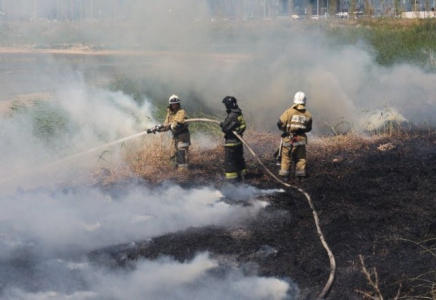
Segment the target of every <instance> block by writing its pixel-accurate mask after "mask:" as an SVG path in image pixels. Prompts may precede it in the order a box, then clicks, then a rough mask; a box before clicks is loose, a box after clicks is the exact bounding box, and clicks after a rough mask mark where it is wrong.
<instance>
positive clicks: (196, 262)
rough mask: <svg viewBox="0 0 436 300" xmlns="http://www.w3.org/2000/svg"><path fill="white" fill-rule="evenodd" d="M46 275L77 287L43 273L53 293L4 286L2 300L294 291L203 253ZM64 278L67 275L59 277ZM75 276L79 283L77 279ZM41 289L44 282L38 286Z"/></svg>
mask: <svg viewBox="0 0 436 300" xmlns="http://www.w3.org/2000/svg"><path fill="white" fill-rule="evenodd" d="M47 264H49V265H51V266H50V267H51V271H53V273H55V274H58V272H60V273H64V276H63V277H62V278H68V274H69V277H73V276H71V274H73V273H74V274H75V276H76V282H75V284H80V285H81V287H82V289H79V290H77V287H76V290H74V288H73V290H74V291H71V290H72V287H71V286H69V285H70V284H71V283H72V282H71V281H67V282H65V281H64V282H61V281H59V279H56V278H55V276H54V275H55V274H53V273H48V278H46V280H44V281H51V280H52V281H53V282H51V284H49V285H48V287H51V288H52V287H53V284H59V286H58V287H57V290H49V291H40V292H35V293H32V292H26V291H23V290H21V289H18V288H8V289H7V290H6V292H5V294H4V296H3V299H14V300H15V299H20V300H21V299H31V300H33V299H38V300H39V299H41V300H43V299H44V300H45V299H53V298H56V299H89V300H91V299H132V300H134V299H180V300H182V299H229V300H230V299H255V300H257V299H259V300H261V299H272V300H292V299H297V297H298V288H297V287H296V286H295V284H293V283H292V282H290V281H289V280H286V281H285V280H280V279H275V278H265V277H257V276H247V275H244V274H243V272H242V271H241V270H238V269H222V268H220V267H219V266H218V264H217V262H216V261H215V260H213V259H211V258H210V257H209V255H208V254H207V253H201V254H198V255H197V256H196V257H195V258H194V259H193V260H192V261H185V262H182V263H180V262H177V261H174V260H172V259H171V258H169V257H162V258H160V259H158V260H156V261H148V260H143V261H140V262H138V263H137V265H136V267H135V269H134V270H130V271H129V270H118V271H111V272H109V270H107V269H101V268H100V269H98V268H96V267H94V266H93V265H90V264H89V263H86V262H83V263H80V264H72V263H69V262H67V261H62V260H60V261H52V262H49V263H47ZM65 275H67V276H65ZM78 275H81V276H83V277H82V280H83V282H81V283H79V282H78V281H79V280H77V277H81V276H78ZM41 284H42V285H47V282H42V283H41Z"/></svg>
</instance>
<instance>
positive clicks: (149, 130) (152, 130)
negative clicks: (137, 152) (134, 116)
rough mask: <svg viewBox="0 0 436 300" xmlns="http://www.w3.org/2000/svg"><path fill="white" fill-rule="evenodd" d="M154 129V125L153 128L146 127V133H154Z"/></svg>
mask: <svg viewBox="0 0 436 300" xmlns="http://www.w3.org/2000/svg"><path fill="white" fill-rule="evenodd" d="M154 129H155V127H153V128H148V129H147V133H148V134H150V133H156V131H155V130H154Z"/></svg>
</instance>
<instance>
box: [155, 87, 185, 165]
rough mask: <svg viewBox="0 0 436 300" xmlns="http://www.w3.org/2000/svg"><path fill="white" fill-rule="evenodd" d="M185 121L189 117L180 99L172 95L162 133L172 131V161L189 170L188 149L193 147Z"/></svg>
mask: <svg viewBox="0 0 436 300" xmlns="http://www.w3.org/2000/svg"><path fill="white" fill-rule="evenodd" d="M185 119H187V116H186V112H185V110H184V109H183V108H182V107H181V105H180V98H179V97H178V96H177V95H172V96H171V97H170V98H169V105H168V108H167V115H166V117H165V121H164V124H163V130H162V131H168V130H171V133H172V134H173V139H172V141H171V153H170V159H171V162H172V164H173V166H174V167H178V168H179V169H188V148H189V146H190V145H191V136H190V133H189V129H188V123H185Z"/></svg>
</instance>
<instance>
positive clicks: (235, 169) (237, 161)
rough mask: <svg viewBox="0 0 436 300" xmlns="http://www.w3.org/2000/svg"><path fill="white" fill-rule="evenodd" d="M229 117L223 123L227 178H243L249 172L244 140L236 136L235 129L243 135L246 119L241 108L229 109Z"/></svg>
mask: <svg viewBox="0 0 436 300" xmlns="http://www.w3.org/2000/svg"><path fill="white" fill-rule="evenodd" d="M227 113H228V115H227V117H226V119H225V120H224V121H223V122H222V123H221V129H222V131H223V132H224V134H225V135H224V138H225V144H224V156H225V157H224V169H225V175H226V179H229V180H241V179H242V178H243V176H244V175H245V174H246V173H247V167H246V165H245V159H244V148H243V145H242V142H241V141H240V140H239V139H238V138H237V137H236V136H235V134H234V133H233V131H235V132H237V133H238V134H239V135H241V136H242V134H243V133H244V131H245V129H246V127H247V126H246V124H245V119H244V116H243V114H242V111H241V110H240V109H239V108H232V109H230V110H227Z"/></svg>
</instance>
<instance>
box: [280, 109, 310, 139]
mask: <svg viewBox="0 0 436 300" xmlns="http://www.w3.org/2000/svg"><path fill="white" fill-rule="evenodd" d="M277 127H278V128H279V129H280V130H282V131H283V132H285V134H286V136H285V137H284V139H283V146H288V145H289V146H290V145H291V144H292V146H301V145H306V144H307V135H306V132H310V131H311V130H312V114H311V113H310V112H309V111H307V110H306V106H305V105H302V104H294V105H292V106H291V108H289V109H287V110H286V111H285V112H284V113H283V114H282V115H281V116H280V120H279V121H278V122H277Z"/></svg>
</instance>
